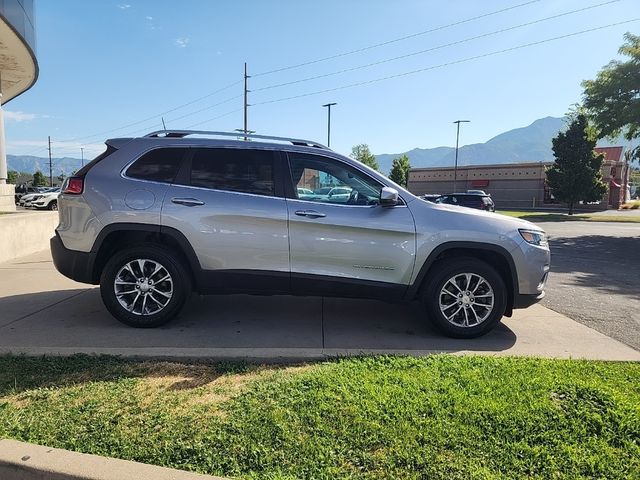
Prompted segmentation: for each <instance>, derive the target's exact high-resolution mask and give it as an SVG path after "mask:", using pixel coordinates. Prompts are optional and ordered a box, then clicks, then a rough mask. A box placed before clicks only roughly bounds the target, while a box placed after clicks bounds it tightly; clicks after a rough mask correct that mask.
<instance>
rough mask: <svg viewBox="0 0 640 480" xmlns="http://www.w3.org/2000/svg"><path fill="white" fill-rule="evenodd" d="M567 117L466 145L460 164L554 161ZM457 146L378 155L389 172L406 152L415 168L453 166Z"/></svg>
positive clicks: (601, 143)
mask: <svg viewBox="0 0 640 480" xmlns="http://www.w3.org/2000/svg"><path fill="white" fill-rule="evenodd" d="M566 126H567V123H566V118H557V117H545V118H540V119H538V120H536V121H535V122H533V123H532V124H531V125H528V126H526V127H522V128H515V129H513V130H509V131H507V132H504V133H501V134H499V135H496V136H495V137H493V138H491V139H490V140H488V141H486V142H485V143H474V144H471V145H465V146H463V147H460V148H459V149H458V165H488V164H503V163H526V162H546V161H553V152H552V150H551V139H552V138H554V137H555V136H556V135H557V134H558V132H559V131H560V130H563V129H564V128H566ZM628 144H629V142H628V141H626V140H624V139H623V138H619V139H616V140H615V141H613V142H611V141H608V140H601V141H599V142H598V146H611V145H623V146H627V145H628ZM455 151H456V149H455V148H453V147H436V148H424V149H423V148H414V149H413V150H409V151H407V152H401V153H396V154H381V155H376V159H377V160H378V164H379V165H380V170H381V171H382V172H385V173H388V172H389V171H390V170H391V163H392V162H393V159H394V158H397V157H399V156H400V155H402V154H403V153H404V154H406V155H407V156H408V157H409V162H410V163H411V166H412V167H452V166H453V164H454V163H455Z"/></svg>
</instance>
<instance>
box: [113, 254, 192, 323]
mask: <svg viewBox="0 0 640 480" xmlns="http://www.w3.org/2000/svg"><path fill="white" fill-rule="evenodd" d="M190 293H191V281H190V277H189V274H188V272H187V269H186V268H185V267H184V265H183V264H182V262H181V261H180V260H179V258H177V257H176V255H175V254H173V253H172V252H171V251H169V250H166V249H164V248H162V247H159V246H157V245H155V244H149V245H138V246H135V247H131V248H128V249H126V250H122V251H119V252H117V253H116V254H115V255H113V256H112V257H111V259H110V260H109V261H108V262H107V264H106V266H105V268H104V270H103V271H102V276H101V278H100V294H101V296H102V301H103V302H104V304H105V306H106V307H107V310H109V312H110V313H111V314H112V315H113V316H114V317H115V318H117V319H118V320H120V321H121V322H122V323H125V324H127V325H130V326H132V327H140V328H150V327H157V326H160V325H163V324H165V323H167V322H168V321H169V320H171V319H172V318H174V317H175V316H176V315H178V313H179V312H180V310H181V309H182V307H183V306H184V303H185V301H186V299H187V297H188V295H189V294H190Z"/></svg>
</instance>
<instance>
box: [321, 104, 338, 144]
mask: <svg viewBox="0 0 640 480" xmlns="http://www.w3.org/2000/svg"><path fill="white" fill-rule="evenodd" d="M333 105H337V103H335V102H334V103H327V104H325V105H322V106H323V107H327V147H330V146H331V107H332V106H333Z"/></svg>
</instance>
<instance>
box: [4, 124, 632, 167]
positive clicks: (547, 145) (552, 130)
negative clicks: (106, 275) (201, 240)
mask: <svg viewBox="0 0 640 480" xmlns="http://www.w3.org/2000/svg"><path fill="white" fill-rule="evenodd" d="M565 127H566V119H565V118H557V117H545V118H540V119H538V120H536V121H535V122H533V123H532V124H531V125H528V126H526V127H522V128H515V129H513V130H509V131H508V132H504V133H501V134H499V135H496V136H495V137H493V138H492V139H490V140H488V141H486V142H485V143H474V144H471V145H464V146H463V147H460V148H459V149H458V165H487V164H502V163H524V162H542V161H552V160H553V152H552V151H551V139H552V138H553V137H555V136H556V135H557V134H558V132H559V131H560V130H562V129H564V128H565ZM598 145H599V146H609V145H623V146H628V145H629V142H627V141H625V140H624V139H622V138H620V139H616V140H615V141H613V142H610V141H607V140H601V141H599V142H598ZM403 153H404V154H406V155H407V156H408V157H409V161H410V163H411V166H412V167H445V166H453V164H454V159H455V148H453V147H436V148H414V149H413V150H409V151H406V152H401V153H394V154H389V153H383V154H380V155H376V158H377V160H378V164H379V165H380V170H381V171H382V172H384V173H389V171H390V170H391V163H392V162H393V159H394V158H396V157H399V156H400V155H402V154H403ZM52 163H53V174H54V176H58V175H60V174H61V173H64V174H65V175H69V174H70V173H72V172H73V171H74V170H78V169H79V168H80V160H79V159H77V158H70V157H63V158H54V159H53V160H52ZM7 164H8V169H9V170H16V171H18V172H27V173H35V172H36V171H37V170H40V171H42V172H43V173H45V174H48V172H49V159H48V158H42V157H34V156H30V155H7Z"/></svg>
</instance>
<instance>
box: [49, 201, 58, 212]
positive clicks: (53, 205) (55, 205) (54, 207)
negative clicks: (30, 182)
mask: <svg viewBox="0 0 640 480" xmlns="http://www.w3.org/2000/svg"><path fill="white" fill-rule="evenodd" d="M47 208H48V209H49V210H58V202H57V200H54V201H52V202H51V203H50V204H49V206H48V207H47Z"/></svg>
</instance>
